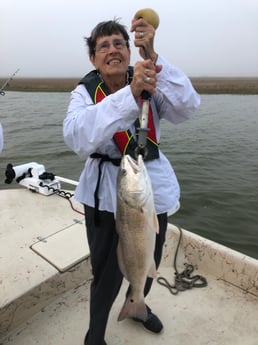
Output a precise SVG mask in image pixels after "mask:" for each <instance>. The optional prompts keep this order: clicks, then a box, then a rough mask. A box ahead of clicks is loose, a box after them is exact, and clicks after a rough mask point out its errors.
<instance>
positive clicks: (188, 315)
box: [3, 268, 258, 345]
mask: <svg viewBox="0 0 258 345" xmlns="http://www.w3.org/2000/svg"><path fill="white" fill-rule="evenodd" d="M161 274H162V276H166V277H172V276H173V271H172V270H171V268H163V269H162V270H161ZM206 277H207V279H208V286H207V287H205V288H199V289H198V288H195V289H191V290H187V291H184V292H180V293H179V294H178V295H176V296H175V295H171V294H170V292H169V291H168V290H167V289H166V288H165V287H162V286H160V285H159V284H158V283H157V282H155V283H154V285H153V288H152V290H151V294H150V296H149V297H148V298H147V303H148V304H149V305H150V306H151V307H152V308H153V311H155V312H156V313H157V315H159V317H160V318H161V319H162V321H163V323H164V330H163V332H162V333H161V334H160V335H152V334H150V333H147V332H145V331H144V330H143V328H142V327H141V326H140V325H138V324H136V323H135V322H133V321H131V320H128V319H127V320H124V321H122V322H117V316H118V314H119V311H120V308H121V306H122V303H123V298H124V291H125V287H126V283H125V284H124V286H123V289H122V290H121V292H120V294H119V297H118V299H117V301H116V302H115V304H114V307H113V309H112V312H111V315H110V320H109V324H108V328H107V333H106V342H107V344H108V345H121V344H124V345H126V344H137V345H138V344H143V345H144V344H148V345H151V344H153V345H154V344H155V345H164V344H173V345H182V344H191V345H231V344H232V345H233V344H234V345H243V344H245V345H257V339H258V327H257V320H258V298H257V297H255V296H253V295H251V294H246V293H245V292H244V291H242V290H240V289H237V288H235V287H234V286H231V285H229V284H227V283H225V282H223V281H221V280H216V279H214V278H213V277H211V276H206ZM88 299H89V281H88V282H85V283H84V284H82V285H81V286H80V287H78V288H74V289H72V290H70V291H68V292H67V293H65V294H63V295H62V296H60V297H59V298H58V299H57V300H56V301H55V302H53V303H52V304H50V305H49V306H47V307H46V308H43V309H42V310H41V311H40V312H39V313H37V314H36V315H35V316H33V317H32V318H31V319H30V320H29V321H27V322H25V323H24V324H23V325H21V326H20V327H19V329H18V330H17V331H16V332H14V333H13V334H12V335H11V336H9V338H8V340H6V341H5V342H4V343H3V345H7V344H8V345H23V344H26V345H35V344H40V345H43V344H48V345H57V344H58V345H71V344H78V345H82V344H83V337H84V334H85V331H86V327H87V324H88V312H89V310H88V309H89V305H88Z"/></svg>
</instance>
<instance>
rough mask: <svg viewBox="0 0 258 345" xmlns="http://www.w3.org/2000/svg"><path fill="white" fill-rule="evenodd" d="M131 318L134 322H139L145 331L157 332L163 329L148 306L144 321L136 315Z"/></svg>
mask: <svg viewBox="0 0 258 345" xmlns="http://www.w3.org/2000/svg"><path fill="white" fill-rule="evenodd" d="M147 308H148V307H147ZM133 320H134V321H136V322H140V323H141V324H142V325H143V327H144V328H145V329H146V330H147V331H149V332H152V333H156V334H158V333H160V332H161V331H162V329H163V325H162V322H161V321H160V319H159V318H158V317H157V315H155V314H153V313H152V311H151V310H150V309H149V308H148V318H147V320H146V321H143V320H141V319H138V318H136V317H134V318H133Z"/></svg>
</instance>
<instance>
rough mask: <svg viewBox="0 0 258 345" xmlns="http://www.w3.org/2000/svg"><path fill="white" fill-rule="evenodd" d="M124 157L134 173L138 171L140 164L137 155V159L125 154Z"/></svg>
mask: <svg viewBox="0 0 258 345" xmlns="http://www.w3.org/2000/svg"><path fill="white" fill-rule="evenodd" d="M125 159H126V161H127V163H128V164H129V165H130V167H131V168H132V170H133V172H134V173H135V174H137V173H139V172H140V170H141V166H140V161H139V156H138V159H137V161H136V160H135V159H133V158H132V157H131V156H130V155H126V156H125Z"/></svg>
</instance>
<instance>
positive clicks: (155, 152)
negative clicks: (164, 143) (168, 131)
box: [79, 66, 159, 160]
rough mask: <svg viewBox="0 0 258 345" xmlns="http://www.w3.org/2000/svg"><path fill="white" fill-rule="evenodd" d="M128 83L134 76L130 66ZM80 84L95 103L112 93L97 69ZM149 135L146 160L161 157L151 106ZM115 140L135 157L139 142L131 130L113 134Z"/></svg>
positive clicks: (119, 146) (122, 150)
mask: <svg viewBox="0 0 258 345" xmlns="http://www.w3.org/2000/svg"><path fill="white" fill-rule="evenodd" d="M127 73H128V83H129V84H130V83H131V81H132V77H133V67H132V66H129V68H128V72H127ZM79 84H83V85H84V86H85V87H86V89H87V91H88V92H89V94H90V96H91V98H92V100H93V102H94V104H96V103H98V102H101V101H102V100H103V99H104V98H105V97H106V96H108V95H109V94H110V91H109V89H108V88H107V86H106V85H105V83H104V81H103V80H102V79H101V77H100V76H99V74H98V72H97V70H93V71H91V72H89V73H88V74H87V75H86V76H85V77H83V78H82V79H81V81H80V82H79ZM134 125H135V129H136V135H137V132H138V131H137V128H139V127H140V121H139V119H137V120H136V121H135V123H134ZM148 128H149V131H148V136H147V144H146V147H147V156H146V157H145V160H151V159H155V158H159V149H158V143H157V139H156V132H155V127H154V121H153V116H152V110H151V107H150V108H149V114H148ZM113 140H114V142H115V144H116V145H117V147H118V148H119V150H120V152H121V155H124V154H130V155H131V156H132V157H133V158H135V155H136V154H135V149H136V147H137V142H136V141H135V139H134V138H133V135H132V133H131V132H130V130H127V131H123V132H117V133H115V134H114V136H113Z"/></svg>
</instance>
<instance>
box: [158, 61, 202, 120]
mask: <svg viewBox="0 0 258 345" xmlns="http://www.w3.org/2000/svg"><path fill="white" fill-rule="evenodd" d="M157 64H161V65H162V70H161V71H160V73H158V77H157V92H156V94H155V96H154V97H155V101H156V105H157V108H158V112H159V117H160V118H164V119H167V120H169V121H171V122H173V123H180V122H182V121H185V120H187V119H188V118H189V117H190V116H191V115H192V114H193V113H194V111H195V110H196V108H197V107H198V106H199V105H200V96H199V94H198V93H197V92H196V91H195V89H194V88H193V86H192V83H191V81H190V79H189V78H188V77H187V76H186V75H185V73H184V72H182V71H181V70H180V69H179V68H177V67H175V66H173V65H171V64H170V63H169V62H168V61H167V60H165V59H164V58H163V57H161V56H159V57H158V61H157Z"/></svg>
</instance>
